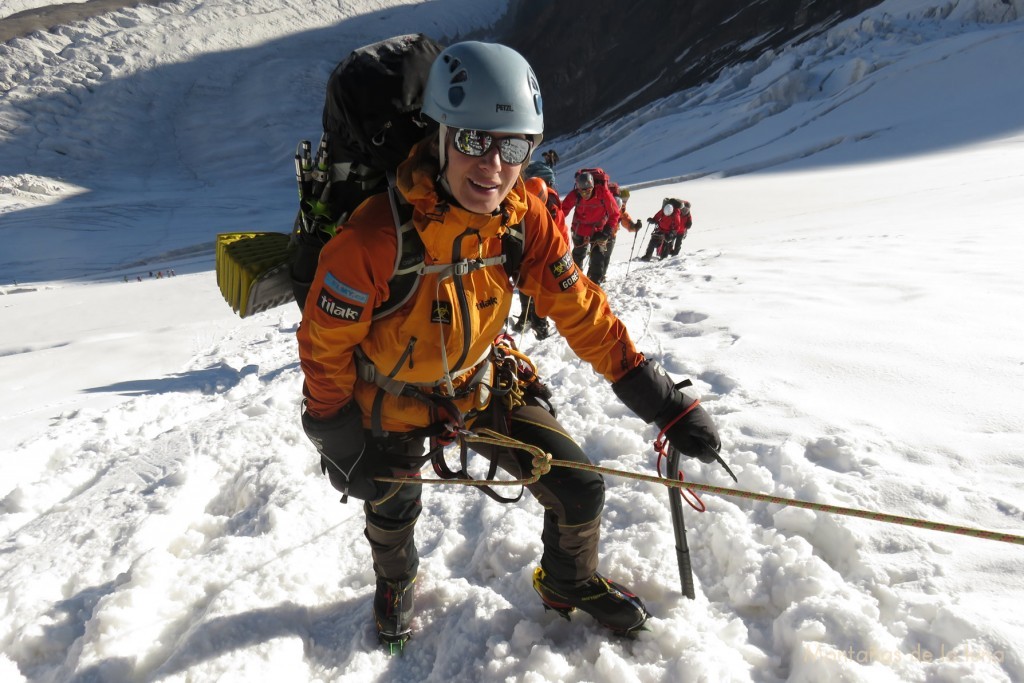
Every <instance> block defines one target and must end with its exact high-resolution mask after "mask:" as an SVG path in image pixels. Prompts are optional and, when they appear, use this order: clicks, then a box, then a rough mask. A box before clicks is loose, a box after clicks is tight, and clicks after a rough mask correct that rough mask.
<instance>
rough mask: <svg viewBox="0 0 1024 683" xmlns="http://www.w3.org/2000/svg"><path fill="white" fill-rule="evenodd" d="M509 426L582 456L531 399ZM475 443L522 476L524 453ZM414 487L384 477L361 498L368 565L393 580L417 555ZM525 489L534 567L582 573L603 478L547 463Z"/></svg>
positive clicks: (569, 575)
mask: <svg viewBox="0 0 1024 683" xmlns="http://www.w3.org/2000/svg"><path fill="white" fill-rule="evenodd" d="M484 417H486V416H484ZM484 417H482V418H481V420H483V419H484ZM478 426H483V425H478ZM509 433H510V436H511V437H512V438H514V439H518V440H520V441H522V442H524V443H528V444H530V445H534V446H538V447H540V448H541V449H543V450H544V451H545V452H547V453H550V454H551V455H552V457H554V458H555V459H557V460H570V461H574V462H589V461H588V460H587V456H586V455H584V454H583V451H582V450H580V447H579V446H578V445H577V444H576V442H575V441H573V440H572V439H571V438H570V437H569V436H568V435H567V434H566V433H565V431H564V430H563V429H562V427H561V425H559V424H558V421H557V420H555V418H554V417H552V416H551V414H550V413H548V412H547V411H546V410H544V409H543V408H541V407H539V406H536V405H526V406H522V407H520V408H517V409H516V410H515V411H513V413H512V416H511V422H510V425H509ZM417 443H418V447H417V446H416V444H417ZM368 446H369V444H368ZM476 448H477V449H478V451H479V452H480V453H482V454H484V455H486V456H489V457H496V458H497V461H498V465H499V467H501V468H502V469H503V470H505V471H506V472H508V473H509V474H511V475H512V476H513V477H515V478H517V479H518V478H523V477H528V476H529V472H530V462H531V456H530V455H529V454H527V453H524V452H523V451H518V450H516V451H512V450H508V449H504V448H498V447H494V446H484V445H481V446H477V447H476ZM422 452H423V442H422V440H421V439H414V440H410V441H406V442H405V443H404V444H401V443H399V444H396V446H395V447H394V448H391V449H388V450H384V451H380V452H378V453H375V454H374V453H367V455H368V456H376V457H388V455H389V454H390V455H393V456H398V457H399V458H401V457H402V456H404V455H406V454H408V455H415V454H416V453H422ZM455 486H457V485H455ZM422 488H423V485H422V484H392V485H391V488H390V489H389V490H388V493H387V494H386V495H385V496H384V497H382V498H381V499H379V500H376V501H374V502H372V503H366V504H365V505H364V510H365V512H366V538H367V539H368V540H369V541H370V549H371V554H372V556H373V570H374V571H375V572H376V573H377V576H381V577H384V578H387V579H391V580H396V581H400V580H408V579H411V578H413V577H414V576H416V571H417V569H418V567H419V555H418V554H417V551H416V543H415V539H414V538H413V535H414V534H413V532H414V530H415V526H416V520H417V518H418V517H419V514H420V511H421V509H422V505H421V503H420V494H421V492H422ZM450 488H451V487H449V489H450ZM528 488H529V490H530V493H532V494H533V495H534V497H536V499H537V501H538V502H539V503H540V504H541V505H542V506H543V507H544V531H543V532H542V534H541V540H542V541H543V543H544V554H543V556H542V557H541V562H540V564H541V567H542V568H543V569H544V571H545V573H547V574H548V575H549V576H551V577H554V578H555V579H557V580H558V581H561V582H563V583H567V584H576V583H581V582H583V581H586V580H588V579H589V578H590V577H592V576H593V575H594V573H595V572H596V571H597V546H598V541H599V539H600V533H601V509H602V508H603V506H604V479H603V478H602V477H601V475H599V474H594V473H592V472H584V471H583V470H575V469H566V468H561V467H553V468H552V469H551V471H550V472H548V473H547V474H545V475H544V476H543V477H541V478H540V479H539V480H538V481H537V482H536V483H535V484H532V485H530V486H529V487H528ZM498 492H499V493H502V494H503V495H505V496H509V495H515V493H514V489H512V490H511V491H508V490H499V491H498ZM459 493H461V494H463V495H481V494H480V492H478V491H475V490H472V489H471V487H468V486H466V487H462V489H461V490H460V491H459Z"/></svg>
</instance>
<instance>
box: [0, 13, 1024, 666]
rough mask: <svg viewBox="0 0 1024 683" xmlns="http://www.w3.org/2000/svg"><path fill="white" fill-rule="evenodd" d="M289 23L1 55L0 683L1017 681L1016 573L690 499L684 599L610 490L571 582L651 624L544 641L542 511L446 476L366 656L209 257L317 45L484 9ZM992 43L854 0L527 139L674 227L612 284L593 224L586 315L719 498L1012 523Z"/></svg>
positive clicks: (924, 16) (1017, 423)
mask: <svg viewBox="0 0 1024 683" xmlns="http://www.w3.org/2000/svg"><path fill="white" fill-rule="evenodd" d="M304 5H305V4H304ZM323 5H324V4H322V3H318V4H317V7H319V8H320V9H319V10H318V12H319V14H316V15H313V16H310V14H309V12H308V8H307V11H299V10H300V5H299V3H294V2H293V3H286V2H280V1H276V0H275V1H274V2H271V1H270V0H248V1H247V2H237V1H233V2H227V1H226V0H222V1H207V2H198V1H196V2H179V3H169V4H166V5H161V6H159V7H144V8H139V9H134V10H125V11H123V12H119V13H117V14H115V15H109V16H106V17H103V18H97V19H94V20H90V21H88V22H84V23H82V24H80V25H76V26H75V27H72V28H67V29H62V30H61V31H59V32H57V33H54V34H46V35H36V36H33V37H30V38H27V39H21V40H17V41H14V42H12V43H10V44H7V45H4V46H0V53H2V55H3V60H2V61H0V92H3V96H2V99H0V241H2V243H3V250H2V253H0V281H2V284H3V287H2V288H0V386H2V387H3V391H2V392H0V539H2V540H0V543H2V545H0V587H2V590H0V680H2V681H19V680H23V679H24V680H29V681H155V680H160V681H164V680H168V681H186V680H187V681H214V680H217V681H253V680H258V681H280V680H288V681H307V680H308V681H315V680H320V681H326V680H339V681H364V680H388V681H390V680H402V681H406V680H409V681H412V680H424V681H426V680H429V681H490V680H500V681H505V680H508V681H555V680H563V681H608V682H614V683H619V682H620V681H643V682H645V683H647V682H651V681H758V682H766V683H767V682H775V681H807V682H811V681H814V682H819V681H864V682H869V681H870V682H871V683H875V682H877V681H949V682H952V681H977V682H982V681H984V682H988V681H1024V650H1022V647H1021V643H1022V642H1024V617H1022V616H1021V613H1020V607H1019V606H1020V605H1021V604H1024V579H1022V578H1021V577H1022V576H1024V548H1022V547H1021V546H1020V545H1011V544H1005V543H998V542H995V541H988V540H981V539H976V538H969V537H964V536H956V535H950V534H944V533H939V532H934V531H926V530H920V529H914V528H911V527H903V526H892V525H887V524H881V523H878V522H871V521H867V520H862V519H853V518H847V517H837V516H832V515H828V514H823V513H815V512H810V511H807V510H801V509H797V508H785V507H781V506H779V505H767V504H761V503H749V502H745V501H742V500H740V499H735V498H725V497H716V496H704V500H705V502H706V503H707V506H708V511H707V512H706V513H704V514H698V513H696V512H693V511H690V510H689V509H687V512H686V519H687V524H688V527H689V529H690V531H689V534H688V537H689V543H690V549H691V555H692V558H693V563H694V572H695V577H696V582H697V599H696V600H694V601H689V600H686V599H684V598H682V597H681V596H680V594H679V586H678V582H679V579H678V573H677V570H676V566H675V559H674V552H673V540H672V534H671V526H670V519H669V510H668V505H667V495H666V493H665V489H664V488H662V487H660V486H657V485H654V484H646V483H639V482H634V481H630V480H625V479H613V478H609V479H608V494H607V504H606V511H605V517H604V526H603V541H602V560H601V568H602V571H604V572H605V573H607V574H608V575H610V576H612V577H615V578H617V579H619V580H621V581H623V582H625V583H627V584H629V585H630V586H632V587H633V588H634V589H636V590H637V592H638V593H639V594H640V595H641V596H643V597H644V599H645V600H646V602H647V604H648V607H649V608H650V609H651V611H652V612H653V613H654V615H655V617H654V618H653V619H652V620H651V622H650V630H649V631H648V632H645V633H643V634H641V635H640V637H639V638H638V639H637V640H635V641H622V640H617V639H614V638H611V637H609V636H608V634H607V633H606V632H604V631H603V630H602V629H600V628H599V627H598V626H597V625H596V624H595V623H594V622H593V620H591V619H590V618H589V617H586V616H585V615H584V616H577V617H575V618H574V619H573V620H572V622H566V621H564V620H561V619H559V618H558V617H557V616H554V615H553V614H552V613H550V612H548V613H545V612H544V610H543V609H542V607H541V605H540V603H539V601H538V599H537V598H536V596H535V594H534V593H533V590H532V588H531V586H530V574H531V571H532V568H533V566H534V565H535V563H536V560H537V558H538V556H539V553H540V547H541V544H540V537H539V535H540V526H541V510H540V508H539V506H538V505H537V504H536V502H534V501H533V500H532V499H529V496H527V497H525V498H524V500H523V501H521V502H520V503H518V504H516V505H510V506H501V505H498V504H496V503H494V502H492V501H491V500H490V499H488V498H486V497H484V496H481V495H479V494H478V493H475V492H472V491H468V492H467V491H466V490H464V489H461V488H455V487H441V488H436V489H430V490H428V491H427V492H426V494H425V499H424V503H425V508H426V509H425V512H424V515H423V517H422V519H421V523H420V525H419V531H418V540H419V545H420V548H421V553H422V572H421V575H420V579H419V582H418V585H419V591H418V594H417V605H418V617H417V621H416V627H417V633H416V637H415V640H414V641H413V642H412V644H411V645H410V647H409V649H408V650H407V652H406V654H405V655H404V656H403V657H400V658H388V657H386V656H385V655H383V654H382V653H381V652H380V651H379V649H378V648H377V647H376V646H375V638H374V632H373V628H372V622H371V618H370V601H371V596H372V592H373V573H372V570H371V568H370V560H369V552H368V548H367V546H366V542H365V540H364V539H363V538H362V521H361V520H362V514H361V510H360V509H359V508H358V507H357V506H355V505H347V506H343V505H340V504H338V503H337V494H336V493H335V492H334V491H333V490H332V489H331V488H330V486H329V484H328V483H327V482H326V480H325V479H324V478H323V477H322V476H321V475H320V473H319V469H318V467H317V459H316V458H315V456H314V452H313V450H312V448H311V446H310V445H309V444H308V442H307V441H306V438H305V436H304V435H303V434H302V431H301V428H300V425H299V423H298V419H297V418H298V401H299V393H300V392H299V390H300V386H301V381H302V378H301V372H300V370H299V367H298V362H297V357H296V349H295V341H294V333H295V330H296V326H297V324H298V318H299V316H298V309H297V308H296V307H295V306H293V305H290V304H289V305H288V306H283V307H280V308H278V309H275V310H273V311H270V312H267V313H263V314H260V315H257V316H254V317H252V318H249V319H246V320H244V321H241V320H239V319H238V318H237V317H235V316H234V315H233V314H232V313H231V311H230V309H229V308H228V307H227V305H226V304H225V303H224V302H223V301H222V299H221V297H220V294H219V292H218V290H217V287H216V281H215V278H214V274H213V272H212V267H213V256H212V251H211V247H210V244H211V243H212V240H213V237H214V235H215V234H216V233H217V232H221V231H227V230H231V229H238V228H264V229H278V230H284V229H286V227H287V225H288V224H289V221H290V217H291V215H292V214H293V212H294V188H293V187H292V184H291V183H292V181H291V153H292V147H293V145H294V143H295V141H296V140H298V139H299V138H301V137H307V138H309V137H314V136H315V135H316V134H317V126H318V123H319V109H320V105H321V102H320V98H321V93H322V88H323V83H324V80H325V79H326V75H327V73H328V72H329V70H330V68H331V67H332V66H333V64H334V62H336V61H337V59H338V58H340V56H342V55H343V54H344V53H346V52H347V50H348V49H350V48H352V47H356V46H357V45H359V44H361V43H364V42H367V41H369V40H373V39H376V38H379V37H383V36H385V35H390V34H393V33H398V32H402V31H408V30H414V29H422V30H425V31H427V32H428V33H431V34H432V35H435V36H437V37H441V36H442V35H455V34H456V33H457V32H459V31H461V32H463V33H465V32H466V31H468V30H470V29H472V28H475V27H481V26H486V25H487V23H488V22H489V21H490V20H491V19H492V18H493V16H494V15H495V14H497V13H499V12H500V10H501V9H502V7H503V6H504V3H500V2H481V1H480V0H472V1H470V0H466V1H465V2H448V1H444V0H441V1H437V2H427V3H410V2H395V1H387V0H375V1H373V2H371V1H370V0H363V1H362V2H360V3H350V4H347V6H346V8H344V9H337V8H326V7H324V6H323ZM1021 18H1024V3H1022V2H1021V0H1014V1H1013V2H1011V3H1009V4H1007V3H1005V2H1000V1H996V0H961V1H960V2H943V1H941V0H890V1H889V2H886V3H884V4H883V5H881V6H879V7H878V8H876V9H874V10H871V11H870V12H868V13H867V14H865V15H864V16H863V17H860V18H857V19H855V20H852V21H849V22H846V23H844V24H842V25H840V26H838V27H836V28H835V29H833V30H831V31H830V32H829V33H828V34H827V35H825V36H822V37H820V38H816V39H813V40H810V41H808V42H806V43H803V44H801V45H800V46H799V47H796V48H792V49H790V50H786V51H781V52H779V53H777V54H774V55H770V56H767V57H765V58H764V59H762V60H759V61H758V62H757V63H753V64H746V65H740V66H737V67H734V68H732V69H730V70H729V71H728V72H726V73H725V74H723V76H722V78H720V79H718V80H717V81H716V82H714V83H710V84H707V85H705V86H702V87H700V88H697V89H694V90H692V91H688V92H686V93H681V94H680V95H678V96H676V97H673V98H669V99H668V100H664V101H661V102H658V103H655V104H652V105H650V106H648V107H646V108H644V109H643V110H642V111H640V112H637V113H636V114H635V115H633V116H630V117H627V118H624V119H622V120H620V121H618V122H617V123H616V124H615V125H613V126H609V127H607V128H604V129H602V130H599V131H596V132H594V133H592V134H588V135H586V136H581V137H579V138H578V139H563V140H554V141H549V142H548V143H546V144H545V148H547V147H548V146H555V147H556V148H558V149H559V151H560V152H561V153H562V157H563V163H562V164H561V166H560V169H559V170H560V172H561V175H560V180H561V184H562V185H563V189H565V188H566V187H568V185H569V183H570V182H571V172H572V170H573V169H574V168H576V167H578V166H583V165H590V164H599V165H601V166H603V167H604V168H606V169H608V170H609V171H610V172H611V173H612V175H613V177H614V178H616V179H618V180H620V181H621V182H623V183H631V184H634V185H635V186H638V187H641V188H643V189H638V190H636V191H635V192H634V194H633V198H632V199H631V203H630V207H629V209H630V210H631V212H632V214H633V215H634V216H635V217H640V218H646V217H647V216H650V215H652V214H653V213H654V211H656V210H657V209H658V208H659V207H660V202H661V198H662V197H666V196H679V197H683V198H686V199H688V200H690V201H691V202H693V213H694V217H695V225H694V228H693V231H692V233H691V235H690V237H689V238H688V239H687V240H686V242H684V254H683V255H682V256H680V257H677V258H672V259H669V260H666V261H664V262H661V263H651V264H648V263H638V262H632V263H629V262H627V260H626V259H627V258H628V256H629V252H630V247H631V246H632V236H631V235H629V234H626V233H620V238H619V244H618V247H617V251H616V255H615V258H616V262H615V263H613V265H612V268H611V270H610V273H609V279H608V282H607V287H606V289H607V290H608V292H609V296H610V298H611V301H612V305H613V308H614V309H615V310H616V312H617V313H618V314H619V315H620V316H621V317H622V318H623V319H624V320H625V321H626V323H627V325H628V327H629V329H630V330H631V332H632V334H633V336H634V338H635V339H636V340H637V342H638V345H639V346H640V347H641V348H642V349H643V350H645V352H647V353H648V355H650V356H653V357H656V358H658V359H659V360H661V362H662V363H663V364H664V365H665V366H666V367H667V368H668V369H669V370H670V371H671V372H672V373H673V374H675V375H676V376H678V377H679V378H682V377H692V378H693V379H694V381H695V383H696V384H697V386H699V387H700V388H701V389H702V390H703V391H704V393H705V405H706V406H707V407H708V409H709V410H710V411H711V412H712V413H713V414H714V415H715V417H716V420H717V421H718V424H719V426H720V428H721V432H722V436H723V440H724V443H725V453H726V457H727V459H728V460H729V462H730V464H731V466H732V467H733V469H734V470H735V471H736V473H737V475H738V476H739V480H740V483H739V488H743V489H747V490H754V491H761V492H766V493H771V494H775V495H779V496H786V497H795V498H801V499H805V500H812V501H816V502H822V503H832V504H837V505H843V506H848V507H858V508H863V509H869V510H876V511H879V512H886V513H891V514H898V515H904V516H911V517H916V518H921V519H925V520H931V521H937V522H946V523H951V524H959V525H965V526H970V527H975V528H982V529H990V530H1002V531H1006V532H1009V533H1014V534H1017V535H1020V534H1024V498H1022V494H1021V493H1020V491H1021V490H1022V486H1024V469H1022V466H1024V411H1022V408H1021V406H1022V405H1024V321H1022V320H1021V316H1020V314H1019V311H1020V308H1021V300H1022V298H1024V274H1022V268H1021V267H1020V264H1021V263H1022V262H1024V235H1022V234H1021V230H1020V228H1019V226H1020V221H1021V218H1020V217H1021V215H1024V199H1022V197H1024V191H1022V190H1024V85H1022V83H1021V82H1020V79H1015V78H1008V77H1000V76H999V75H998V74H1000V73H1004V72H1005V71H1006V69H1010V70H1012V69H1013V66H1012V65H1014V64H1017V63H1019V61H1020V56H1021V55H1022V54H1024V21H1022V20H1021ZM542 87H543V84H542ZM545 95H546V97H548V98H551V97H557V93H549V92H546V93H545ZM659 179H661V182H659V183H654V182H653V181H658V180H659ZM664 179H670V180H664ZM683 179H686V180H683ZM648 185H649V186H648ZM645 186H646V187H645ZM641 246H642V240H638V241H637V243H636V250H635V251H636V253H638V252H639V251H640V249H641ZM172 268H173V269H174V271H175V276H174V277H161V278H157V277H155V275H156V274H157V273H161V272H162V273H164V274H167V271H168V270H169V269H172ZM150 271H153V273H154V277H150V275H149V273H150ZM627 271H628V276H627ZM126 276H127V277H128V279H129V282H127V283H126V282H124V278H125V277H126ZM137 277H138V278H140V279H141V280H142V281H141V282H139V281H138V280H137V279H136V278H137ZM15 280H17V284H15V282H14V281H15ZM1014 311H1018V312H1017V313H1015V312H1014ZM522 341H523V345H524V347H525V349H526V350H527V351H529V352H530V353H531V354H532V355H533V357H534V358H535V360H536V361H537V362H538V364H539V366H540V368H541V371H542V372H543V373H544V375H545V376H546V377H547V378H548V380H549V383H550V384H551V385H552V386H554V387H555V388H556V405H557V407H558V409H559V415H560V417H561V419H562V420H563V422H564V424H565V425H566V426H567V427H568V428H569V429H570V430H571V431H572V433H573V434H574V435H575V436H576V437H577V438H578V439H579V441H580V442H581V444H582V445H583V447H584V448H585V450H586V451H587V452H588V453H589V454H590V455H591V457H592V459H593V460H594V461H595V462H597V463H599V464H603V465H606V466H610V467H616V468H621V469H626V470H631V471H638V472H647V473H650V472H653V465H654V457H653V451H652V449H651V446H650V441H651V439H652V438H653V437H654V435H655V432H654V429H653V428H650V427H647V426H645V425H643V424H642V423H641V422H640V421H639V420H638V419H637V418H635V417H634V416H632V415H631V414H630V413H629V412H628V411H627V410H626V409H625V408H623V407H622V406H621V405H620V404H619V403H618V402H617V401H616V399H615V398H614V396H613V394H612V392H611V390H610V388H609V387H608V386H607V384H606V383H605V382H603V381H602V380H600V378H598V377H597V376H596V375H595V374H594V373H593V372H592V370H591V369H590V368H589V367H588V366H586V365H584V364H582V363H581V362H580V361H579V360H577V359H576V358H575V356H574V355H573V354H572V352H571V351H570V350H569V349H568V347H567V346H566V345H565V344H564V342H563V341H562V340H561V339H560V338H558V337H555V338H552V339H549V340H546V341H544V342H537V341H536V340H534V339H533V338H532V337H531V336H530V335H529V334H528V335H527V337H526V338H524V339H523V340H522ZM685 470H686V474H687V477H688V478H689V479H692V480H694V481H705V482H708V483H711V484H715V485H720V486H733V484H732V483H731V480H729V479H728V478H727V476H726V475H725V474H724V472H722V471H721V470H718V469H716V468H713V467H702V466H699V465H695V464H693V463H687V464H686V466H685Z"/></svg>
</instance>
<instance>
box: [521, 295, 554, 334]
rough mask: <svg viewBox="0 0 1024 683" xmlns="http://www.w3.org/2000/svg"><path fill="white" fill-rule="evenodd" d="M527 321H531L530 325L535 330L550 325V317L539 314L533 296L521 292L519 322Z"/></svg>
mask: <svg viewBox="0 0 1024 683" xmlns="http://www.w3.org/2000/svg"><path fill="white" fill-rule="evenodd" d="M526 321H530V325H531V326H532V327H533V329H535V330H536V329H547V327H548V319H547V318H542V317H540V316H539V315H537V310H536V309H535V308H534V307H533V297H531V296H529V295H527V294H523V293H522V292H519V322H521V323H526Z"/></svg>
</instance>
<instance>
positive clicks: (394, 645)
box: [373, 577, 416, 654]
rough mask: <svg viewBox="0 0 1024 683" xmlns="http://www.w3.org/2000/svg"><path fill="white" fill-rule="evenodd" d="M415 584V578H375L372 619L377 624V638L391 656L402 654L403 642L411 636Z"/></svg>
mask: <svg viewBox="0 0 1024 683" xmlns="http://www.w3.org/2000/svg"><path fill="white" fill-rule="evenodd" d="M415 582H416V579H415V577H414V578H412V579H409V580H408V581H388V580H387V579H382V578H379V577H378V578H377V593H376V594H375V595H374V596H373V617H374V620H375V621H376V622H377V637H378V638H379V639H380V642H381V645H383V646H384V647H385V648H386V649H387V650H388V651H389V652H390V653H391V654H397V653H399V652H402V650H403V648H404V647H405V641H407V640H409V636H411V635H412V613H413V590H412V586H413V584H414V583H415Z"/></svg>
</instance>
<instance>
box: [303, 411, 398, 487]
mask: <svg viewBox="0 0 1024 683" xmlns="http://www.w3.org/2000/svg"><path fill="white" fill-rule="evenodd" d="M302 429H303V430H304V431H305V432H306V436H308V437H309V440H310V441H312V442H313V445H314V446H316V450H317V451H318V452H319V453H320V469H321V470H322V471H323V473H324V474H326V475H327V476H328V477H330V479H331V486H333V487H334V488H336V489H338V490H339V491H341V492H342V493H343V494H344V495H343V496H342V498H341V502H342V503H346V502H348V497H349V496H352V497H353V498H359V499H360V500H376V499H378V498H380V497H381V496H382V495H384V492H385V488H384V487H385V486H387V485H386V484H382V483H380V482H376V481H374V480H373V478H374V477H375V476H378V475H386V474H389V473H390V471H389V470H388V469H387V468H386V467H383V466H381V465H379V463H377V462H376V460H375V459H373V458H370V457H367V453H366V435H365V434H364V432H363V418H362V415H361V414H360V412H359V409H358V408H357V407H356V405H355V401H351V402H349V404H348V405H346V406H345V407H344V408H342V409H341V411H340V412H339V413H338V414H337V415H335V416H334V417H332V418H329V419H327V420H317V419H315V418H313V417H311V416H310V414H309V413H307V412H306V407H305V404H303V407H302Z"/></svg>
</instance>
